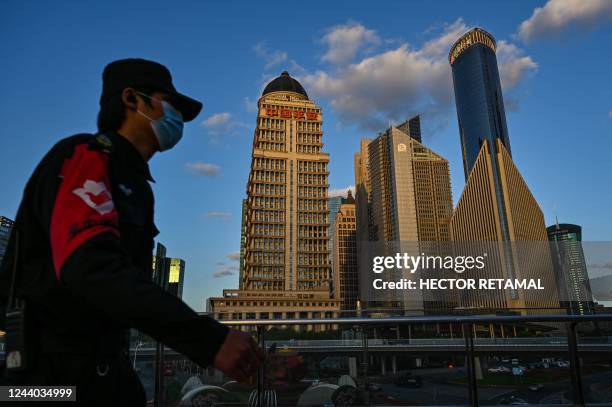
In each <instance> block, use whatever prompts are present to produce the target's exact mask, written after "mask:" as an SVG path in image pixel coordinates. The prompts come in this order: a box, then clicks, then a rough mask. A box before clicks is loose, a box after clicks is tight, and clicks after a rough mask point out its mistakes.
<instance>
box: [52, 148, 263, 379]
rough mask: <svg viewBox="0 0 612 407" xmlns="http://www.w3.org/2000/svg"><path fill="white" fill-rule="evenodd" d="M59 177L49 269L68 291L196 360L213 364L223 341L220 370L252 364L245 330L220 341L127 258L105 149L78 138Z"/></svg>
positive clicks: (218, 333) (221, 331)
mask: <svg viewBox="0 0 612 407" xmlns="http://www.w3.org/2000/svg"><path fill="white" fill-rule="evenodd" d="M60 178H61V182H60V185H59V188H58V189H57V192H56V195H55V203H54V207H53V210H52V212H51V216H50V218H51V219H50V222H49V237H50V241H51V251H52V256H53V264H54V266H55V273H56V276H57V278H58V279H59V280H60V281H62V282H63V283H64V284H65V285H66V287H67V288H68V289H69V290H71V291H72V292H73V293H75V294H76V295H78V296H80V297H81V298H82V299H83V301H84V302H86V303H88V304H89V305H90V306H91V307H92V308H93V309H95V310H96V311H97V312H99V313H100V314H102V315H105V316H106V317H108V318H109V319H111V320H113V321H116V322H118V323H120V324H122V325H124V326H125V327H133V328H137V329H139V330H141V331H143V332H145V333H147V334H149V335H151V336H152V337H154V338H155V339H157V340H159V341H160V342H163V343H165V344H167V345H168V346H170V347H172V348H173V349H175V350H176V351H178V352H180V353H183V354H185V355H186V356H188V357H189V358H190V359H192V360H193V361H195V362H197V363H198V364H200V365H202V366H206V365H208V364H210V363H215V365H217V364H218V363H217V360H216V359H215V355H217V353H219V351H220V350H222V351H223V352H222V353H223V354H226V353H228V352H227V347H228V346H230V347H231V348H232V352H229V354H231V355H232V357H231V358H230V360H229V364H227V363H226V364H223V363H222V364H221V365H220V368H222V370H224V371H225V372H226V373H228V374H232V373H235V371H236V370H237V369H238V367H240V366H247V367H250V366H251V365H252V366H255V367H256V366H257V365H258V363H256V361H257V358H258V355H257V350H256V347H255V346H253V343H252V338H250V336H248V335H246V334H243V333H240V332H238V333H236V331H233V332H234V333H232V334H231V338H232V340H231V341H227V340H226V339H229V337H230V335H228V332H229V330H228V328H227V327H225V326H223V325H222V324H220V323H218V322H217V321H215V320H213V319H211V318H209V317H207V316H199V315H198V314H197V313H196V312H194V311H193V310H192V309H191V308H189V307H188V306H187V305H186V304H185V303H184V302H183V301H182V300H180V299H179V298H177V297H175V296H173V295H171V294H169V293H167V292H165V291H164V290H163V289H162V288H161V287H159V286H157V285H156V284H155V283H153V282H152V281H150V280H149V279H146V278H145V277H144V276H143V275H142V272H141V270H139V269H137V268H136V267H135V266H134V265H133V264H132V262H131V259H130V255H129V253H125V251H124V250H123V249H122V247H121V244H120V232H119V228H118V213H117V210H116V208H115V206H114V202H113V199H112V196H111V194H110V191H111V189H110V181H109V176H108V155H107V154H105V153H103V152H100V151H96V150H91V149H88V147H87V145H86V144H79V145H77V146H76V147H75V149H74V152H73V154H72V156H71V157H69V158H68V159H66V160H65V162H64V164H63V167H62V169H61V172H60ZM228 342H231V343H233V345H232V344H228ZM238 370H239V369H238ZM245 370H247V371H248V370H249V369H245V368H242V370H240V371H239V372H238V373H244V374H242V375H241V374H238V375H237V376H238V377H239V378H245V375H247V373H250V372H247V371H245ZM234 377H236V376H234Z"/></svg>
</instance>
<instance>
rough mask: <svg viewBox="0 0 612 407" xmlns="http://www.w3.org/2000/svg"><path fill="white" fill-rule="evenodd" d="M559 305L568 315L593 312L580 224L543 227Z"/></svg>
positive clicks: (557, 224)
mask: <svg viewBox="0 0 612 407" xmlns="http://www.w3.org/2000/svg"><path fill="white" fill-rule="evenodd" d="M546 232H547V233H548V239H549V240H550V242H551V251H552V258H553V265H554V268H555V277H556V279H557V289H558V294H559V300H560V303H561V308H565V309H567V310H568V312H569V313H570V314H575V315H586V314H593V312H594V304H593V295H592V293H591V285H590V283H589V274H588V271H587V265H586V260H585V257H584V251H583V249H582V227H580V226H579V225H573V224H570V223H556V224H554V225H552V226H549V227H547V228H546Z"/></svg>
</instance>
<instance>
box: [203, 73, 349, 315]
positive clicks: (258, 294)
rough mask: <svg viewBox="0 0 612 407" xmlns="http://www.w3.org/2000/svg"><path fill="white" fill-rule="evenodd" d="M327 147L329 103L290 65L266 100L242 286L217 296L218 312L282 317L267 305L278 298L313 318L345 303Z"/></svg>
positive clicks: (250, 190) (252, 177) (256, 146)
mask: <svg viewBox="0 0 612 407" xmlns="http://www.w3.org/2000/svg"><path fill="white" fill-rule="evenodd" d="M322 149H323V131H322V113H321V109H320V108H319V107H318V106H317V105H316V104H315V103H314V102H313V101H312V100H310V99H309V98H308V95H307V93H306V91H305V90H304V88H303V87H302V85H301V84H300V83H299V82H298V81H297V80H295V79H294V78H292V77H291V76H290V75H289V74H288V73H287V72H283V73H282V74H281V75H280V76H279V77H277V78H276V79H274V80H272V81H271V82H270V83H269V84H268V85H267V86H266V88H265V89H264V91H263V94H262V96H261V98H260V99H259V101H258V114H257V126H256V128H255V134H254V138H253V152H252V159H251V171H250V174H249V179H248V182H247V202H246V209H245V226H246V230H245V247H244V253H245V255H244V271H243V275H242V277H241V282H240V287H241V289H240V290H238V291H236V290H224V296H223V297H218V298H211V299H210V300H209V305H210V309H211V311H212V312H215V314H216V315H221V314H223V313H227V314H228V315H229V314H231V315H232V316H236V317H237V316H238V315H239V314H240V317H241V318H242V317H247V314H248V315H249V316H253V315H256V316H257V318H271V317H276V316H279V317H282V315H283V311H279V312H277V313H274V311H273V307H274V306H273V305H267V304H274V303H276V304H277V305H276V307H281V305H279V304H280V303H283V304H285V305H283V306H282V307H285V308H283V309H284V310H285V311H284V312H285V313H287V312H291V313H293V315H295V313H296V312H306V316H307V317H311V316H313V315H314V314H312V313H313V312H315V313H316V315H317V316H320V315H321V312H323V314H326V313H330V315H331V314H333V312H334V311H337V310H338V309H339V304H340V301H339V300H334V299H333V298H332V297H331V287H332V285H331V282H332V281H331V278H332V276H331V264H330V252H329V236H328V235H329V208H328V203H327V199H328V189H329V185H328V175H329V170H328V164H329V154H327V153H325V152H323V150H322ZM236 296H237V297H238V298H236V299H234V297H236ZM230 298H231V299H230ZM247 298H248V300H246V299H247ZM241 299H243V301H241ZM241 302H242V303H243V305H240V303H241ZM246 303H248V304H249V305H246ZM322 304H324V305H322ZM262 305H263V306H264V308H265V309H269V310H270V312H267V311H264V310H263V309H264V308H262ZM277 309H278V308H277ZM289 310H291V311H289ZM221 317H223V316H221Z"/></svg>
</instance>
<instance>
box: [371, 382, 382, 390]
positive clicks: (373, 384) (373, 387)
mask: <svg viewBox="0 0 612 407" xmlns="http://www.w3.org/2000/svg"><path fill="white" fill-rule="evenodd" d="M368 391H382V387H381V386H380V384H378V383H368Z"/></svg>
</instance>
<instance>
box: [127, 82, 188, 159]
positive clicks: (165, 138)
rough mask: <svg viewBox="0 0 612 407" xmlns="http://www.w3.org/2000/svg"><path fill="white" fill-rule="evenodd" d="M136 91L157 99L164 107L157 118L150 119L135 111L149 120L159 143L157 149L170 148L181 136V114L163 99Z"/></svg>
mask: <svg viewBox="0 0 612 407" xmlns="http://www.w3.org/2000/svg"><path fill="white" fill-rule="evenodd" d="M137 93H138V94H139V95H141V96H145V97H147V98H149V99H153V100H157V101H158V102H160V103H161V105H162V108H163V109H164V115H163V116H162V117H160V118H159V119H155V120H154V119H151V118H150V117H149V116H147V115H146V114H144V113H143V112H141V111H140V110H138V109H136V111H137V112H138V113H140V114H141V115H143V116H144V117H146V118H147V119H149V120H150V122H151V127H152V128H153V133H155V137H156V138H157V142H158V143H159V151H166V150H170V149H171V148H172V147H174V146H175V145H176V144H177V143H178V142H179V141H180V140H181V138H182V137H183V116H182V115H181V113H180V112H179V111H178V110H176V109H175V108H174V107H173V106H172V105H171V104H170V103H168V102H166V101H165V100H159V99H157V98H153V97H151V96H149V95H145V94H144V93H141V92H137Z"/></svg>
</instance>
